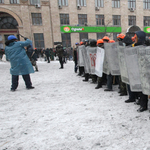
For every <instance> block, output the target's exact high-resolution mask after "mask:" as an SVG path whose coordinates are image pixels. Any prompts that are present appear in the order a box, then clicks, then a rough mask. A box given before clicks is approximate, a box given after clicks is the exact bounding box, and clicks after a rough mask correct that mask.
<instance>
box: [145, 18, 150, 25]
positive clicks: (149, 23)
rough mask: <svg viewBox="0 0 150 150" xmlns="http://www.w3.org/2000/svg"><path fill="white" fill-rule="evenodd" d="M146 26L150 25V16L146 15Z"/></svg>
mask: <svg viewBox="0 0 150 150" xmlns="http://www.w3.org/2000/svg"><path fill="white" fill-rule="evenodd" d="M144 26H150V16H144Z"/></svg>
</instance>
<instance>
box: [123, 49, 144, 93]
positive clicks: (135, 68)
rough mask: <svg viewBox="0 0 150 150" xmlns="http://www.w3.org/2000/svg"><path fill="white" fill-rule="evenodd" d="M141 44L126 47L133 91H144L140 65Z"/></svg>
mask: <svg viewBox="0 0 150 150" xmlns="http://www.w3.org/2000/svg"><path fill="white" fill-rule="evenodd" d="M139 47H140V46H136V47H129V48H126V49H125V51H124V52H125V60H126V64H127V70H128V77H129V83H130V88H131V91H136V92H140V91H142V87H141V79H140V72H139V65H138V55H137V52H138V49H139Z"/></svg>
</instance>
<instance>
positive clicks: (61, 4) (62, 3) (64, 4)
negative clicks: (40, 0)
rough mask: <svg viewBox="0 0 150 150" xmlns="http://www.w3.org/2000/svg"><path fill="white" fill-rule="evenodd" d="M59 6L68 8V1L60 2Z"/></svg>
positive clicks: (60, 0) (59, 0)
mask: <svg viewBox="0 0 150 150" xmlns="http://www.w3.org/2000/svg"><path fill="white" fill-rule="evenodd" d="M58 5H59V6H68V0H58Z"/></svg>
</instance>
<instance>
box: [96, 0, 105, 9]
mask: <svg viewBox="0 0 150 150" xmlns="http://www.w3.org/2000/svg"><path fill="white" fill-rule="evenodd" d="M95 7H104V0H95Z"/></svg>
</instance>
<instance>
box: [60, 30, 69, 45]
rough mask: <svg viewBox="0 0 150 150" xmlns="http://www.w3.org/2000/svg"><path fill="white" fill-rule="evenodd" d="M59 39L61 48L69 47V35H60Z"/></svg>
mask: <svg viewBox="0 0 150 150" xmlns="http://www.w3.org/2000/svg"><path fill="white" fill-rule="evenodd" d="M61 38H62V45H63V47H71V38H70V33H62V34H61Z"/></svg>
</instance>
